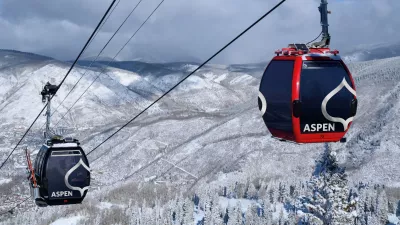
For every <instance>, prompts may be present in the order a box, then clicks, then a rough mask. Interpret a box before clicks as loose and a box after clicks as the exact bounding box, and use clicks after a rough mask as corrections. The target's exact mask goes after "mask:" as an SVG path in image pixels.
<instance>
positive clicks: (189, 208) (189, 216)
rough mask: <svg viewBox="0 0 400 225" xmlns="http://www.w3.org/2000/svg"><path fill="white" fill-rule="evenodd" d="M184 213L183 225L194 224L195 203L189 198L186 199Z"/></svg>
mask: <svg viewBox="0 0 400 225" xmlns="http://www.w3.org/2000/svg"><path fill="white" fill-rule="evenodd" d="M184 211H185V216H184V219H183V221H184V223H183V224H193V222H194V217H193V213H194V203H193V201H191V200H190V199H189V198H185V200H184Z"/></svg>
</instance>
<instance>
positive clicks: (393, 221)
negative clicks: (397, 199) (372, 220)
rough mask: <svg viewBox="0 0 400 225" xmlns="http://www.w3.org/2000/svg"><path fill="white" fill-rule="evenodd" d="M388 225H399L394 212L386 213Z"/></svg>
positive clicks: (399, 222)
mask: <svg viewBox="0 0 400 225" xmlns="http://www.w3.org/2000/svg"><path fill="white" fill-rule="evenodd" d="M388 220H389V223H390V224H389V225H399V224H400V219H399V218H398V217H397V216H396V215H395V214H388Z"/></svg>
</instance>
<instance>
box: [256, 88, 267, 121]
mask: <svg viewBox="0 0 400 225" xmlns="http://www.w3.org/2000/svg"><path fill="white" fill-rule="evenodd" d="M258 97H259V98H260V100H261V110H260V111H261V116H264V114H265V112H266V111H267V101H266V100H265V97H264V95H263V94H262V93H261V91H259V92H258Z"/></svg>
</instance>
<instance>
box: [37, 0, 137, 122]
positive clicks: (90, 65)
mask: <svg viewBox="0 0 400 225" xmlns="http://www.w3.org/2000/svg"><path fill="white" fill-rule="evenodd" d="M142 1H143V0H140V1H139V2H138V3H137V4H136V6H135V7H134V8H133V9H132V11H131V12H130V13H129V14H128V16H127V17H126V18H125V20H124V21H123V22H122V24H121V25H120V26H119V27H118V29H117V30H116V31H115V32H114V34H113V35H112V36H111V37H110V39H109V40H108V41H107V43H106V44H105V45H104V46H103V48H102V49H101V51H100V52H99V54H97V56H96V58H95V59H94V60H93V61H91V62H90V64H89V67H87V68H85V72H84V73H83V74H82V76H81V77H80V78H79V79H78V81H77V82H75V84H74V86H73V87H72V88H71V90H70V91H69V92H68V94H67V95H66V96H65V97H64V99H63V100H62V101H61V103H60V104H59V105H58V106H57V108H56V109H55V110H54V112H53V113H52V114H51V116H53V115H54V114H55V113H56V112H57V110H58V108H59V107H60V106H61V105H62V104H63V103H64V101H65V99H67V98H68V96H69V95H70V94H71V92H72V91H73V90H74V88H75V87H76V86H77V85H78V83H79V82H80V81H81V79H82V78H83V76H85V74H86V72H87V71H88V69H89V68H91V67H92V64H93V63H94V62H95V61H97V58H98V57H99V56H100V55H101V53H103V51H104V49H105V48H106V47H107V46H108V44H109V43H110V42H111V40H112V39H113V38H114V37H115V35H116V34H117V33H118V31H119V30H120V29H121V27H122V26H123V25H124V24H125V22H126V21H127V20H128V18H129V17H130V16H131V15H132V13H133V12H134V11H135V10H136V8H137V7H138V6H139V4H140V3H141V2H142ZM117 5H118V4H117ZM115 7H117V6H115ZM114 9H115V8H114ZM111 13H112V12H111ZM111 13H110V15H111ZM107 18H108V17H107ZM104 23H105V22H104ZM104 23H103V24H104ZM45 124H46V123H45ZM45 124H44V125H45ZM44 125H43V126H44ZM43 126H42V127H43Z"/></svg>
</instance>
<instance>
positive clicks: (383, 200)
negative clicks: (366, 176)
mask: <svg viewBox="0 0 400 225" xmlns="http://www.w3.org/2000/svg"><path fill="white" fill-rule="evenodd" d="M387 202H388V200H387V196H386V192H385V190H384V189H382V190H381V191H380V193H379V195H378V198H377V217H378V220H379V223H380V224H386V223H387V219H388V205H387Z"/></svg>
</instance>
